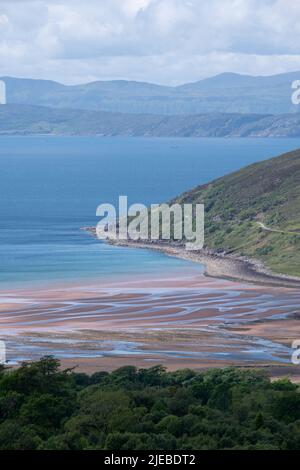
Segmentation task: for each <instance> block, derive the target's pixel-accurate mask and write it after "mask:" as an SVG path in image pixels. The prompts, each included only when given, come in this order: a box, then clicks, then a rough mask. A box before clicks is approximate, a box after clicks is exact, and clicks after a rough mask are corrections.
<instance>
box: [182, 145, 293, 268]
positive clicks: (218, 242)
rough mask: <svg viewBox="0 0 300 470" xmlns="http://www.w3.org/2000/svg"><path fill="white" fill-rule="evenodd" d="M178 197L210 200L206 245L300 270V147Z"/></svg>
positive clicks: (187, 200)
mask: <svg viewBox="0 0 300 470" xmlns="http://www.w3.org/2000/svg"><path fill="white" fill-rule="evenodd" d="M176 201H177V202H180V203H187V202H194V203H196V202H197V203H204V204H205V210H206V240H205V244H206V247H208V248H212V249H216V250H218V251H225V252H228V253H232V254H236V255H245V256H250V257H252V258H257V259H261V260H263V261H264V262H265V263H266V265H267V266H268V267H270V268H271V269H272V270H273V271H274V272H278V273H284V274H290V275H298V276H299V275H300V149H299V150H296V151H294V152H290V153H287V154H284V155H282V156H280V157H277V158H273V159H271V160H267V161H264V162H260V163H256V164H254V165H251V166H249V167H247V168H244V169H242V170H240V171H238V172H235V173H232V174H230V175H228V176H225V177H222V178H220V179H218V180H216V181H213V182H212V183H210V184H207V185H204V186H199V187H197V188H195V189H194V190H192V191H189V192H187V193H185V194H183V195H182V196H180V197H179V198H178V199H177V200H176Z"/></svg>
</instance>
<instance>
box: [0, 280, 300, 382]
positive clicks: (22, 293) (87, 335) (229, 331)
mask: <svg viewBox="0 0 300 470" xmlns="http://www.w3.org/2000/svg"><path fill="white" fill-rule="evenodd" d="M299 318H300V289H299V290H297V289H288V288H284V287H283V288H274V287H267V286H254V285H251V284H243V283H241V282H239V283H238V282H232V281H228V280H227V281H226V280H218V279H213V278H208V277H205V276H203V275H201V274H199V275H198V276H197V275H196V276H195V275H191V274H188V273H187V275H186V276H182V275H180V276H179V275H176V274H174V275H173V276H170V277H168V278H167V277H160V278H158V279H155V278H151V279H131V280H126V281H120V280H119V281H116V282H110V283H108V282H107V283H103V282H102V283H101V284H100V282H95V283H93V284H86V285H75V284H74V285H72V286H70V285H68V286H64V285H57V286H55V287H52V288H51V289H50V288H48V289H32V290H28V289H26V290H25V289H24V290H22V289H19V290H11V291H6V292H1V293H0V330H1V339H3V340H5V341H6V345H7V353H8V360H9V361H10V364H12V365H14V364H19V363H20V362H21V361H23V360H35V359H38V358H39V357H41V356H43V355H45V354H53V355H56V356H57V357H59V358H60V359H61V360H62V363H63V365H67V366H74V365H78V366H79V370H85V371H88V372H92V371H95V370H112V369H114V368H117V367H120V366H122V365H128V364H134V365H136V366H138V367H149V366H151V365H154V364H163V365H165V366H166V367H167V368H169V369H176V368H182V367H191V368H194V369H197V370H202V369H207V368H209V367H224V366H228V365H234V366H237V367H266V368H268V370H270V373H271V375H274V374H275V375H277V376H280V375H293V376H296V375H300V366H293V365H292V364H291V353H292V350H291V344H292V341H293V340H295V339H299V338H300V321H299Z"/></svg>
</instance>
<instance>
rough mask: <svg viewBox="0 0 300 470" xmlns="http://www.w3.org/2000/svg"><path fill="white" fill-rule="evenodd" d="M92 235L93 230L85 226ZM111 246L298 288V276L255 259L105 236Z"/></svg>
mask: <svg viewBox="0 0 300 470" xmlns="http://www.w3.org/2000/svg"><path fill="white" fill-rule="evenodd" d="M85 230H88V231H90V232H92V233H93V234H95V229H85ZM107 243H109V244H111V245H114V246H126V247H131V248H140V249H147V250H155V251H159V252H162V253H164V254H166V255H167V256H174V257H177V258H181V259H185V260H187V261H193V262H195V263H200V264H202V265H204V266H205V272H204V275H206V276H209V277H214V278H221V279H226V280H231V281H242V282H249V283H252V284H259V285H266V286H273V287H274V286H278V287H289V288H298V289H300V278H297V277H293V276H288V275H285V274H277V273H273V272H272V271H270V270H269V269H268V268H266V266H264V264H263V263H261V262H260V261H257V260H250V259H242V258H237V257H234V256H231V255H227V254H219V253H215V252H213V251H212V250H210V251H208V250H205V249H203V250H201V251H187V250H186V249H185V247H184V246H182V245H178V244H170V243H163V242H158V243H157V242H155V243H153V242H152V243H150V242H148V243H147V242H138V241H131V240H126V241H123V240H122V241H121V240H111V239H108V240H107Z"/></svg>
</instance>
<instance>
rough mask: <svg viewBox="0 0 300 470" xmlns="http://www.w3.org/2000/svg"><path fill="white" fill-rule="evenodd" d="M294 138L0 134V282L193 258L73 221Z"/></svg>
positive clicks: (147, 268)
mask: <svg viewBox="0 0 300 470" xmlns="http://www.w3.org/2000/svg"><path fill="white" fill-rule="evenodd" d="M298 147H300V139H201V140H199V139H179V138H178V139H174V138H172V139H146V138H135V139H134V138H96V137H86V138H84V137H57V138H56V137H55V138H54V137H1V138H0V288H5V289H7V288H8V287H13V286H15V285H28V284H29V283H34V282H50V281H57V280H62V281H72V280H80V279H90V278H93V279H95V278H105V279H107V278H109V277H115V276H121V277H122V276H123V277H127V276H130V275H142V274H145V275H147V274H153V275H155V274H156V273H164V272H165V273H167V272H170V270H174V271H176V270H178V271H179V272H182V273H183V272H186V271H187V270H188V271H193V270H194V271H195V272H201V267H198V266H196V265H194V264H192V263H188V262H185V261H182V260H177V259H172V258H169V257H166V256H164V255H162V254H159V253H153V252H148V251H145V250H132V249H126V248H122V249H121V248H113V247H109V246H107V245H106V244H104V243H99V242H98V241H97V240H95V239H93V238H92V237H91V236H89V235H88V234H87V233H85V232H83V231H81V230H80V228H81V227H83V226H87V225H95V224H96V223H97V218H96V216H95V213H96V207H97V206H98V205H99V204H101V203H103V202H107V203H112V204H116V202H117V199H118V196H119V195H120V194H124V195H128V197H129V203H134V202H142V203H145V204H151V203H158V202H163V201H167V200H169V199H170V198H172V197H173V196H175V195H177V194H180V193H181V192H183V191H185V190H187V189H189V188H192V187H194V186H196V185H198V184H202V183H205V182H208V181H210V180H212V179H214V178H217V177H219V176H222V175H224V174H226V173H229V172H231V171H233V170H235V169H238V168H241V167H243V166H245V165H247V164H249V163H252V162H255V161H260V160H263V159H265V158H268V157H271V156H275V155H279V154H280V153H283V152H285V151H289V150H292V149H295V148H298Z"/></svg>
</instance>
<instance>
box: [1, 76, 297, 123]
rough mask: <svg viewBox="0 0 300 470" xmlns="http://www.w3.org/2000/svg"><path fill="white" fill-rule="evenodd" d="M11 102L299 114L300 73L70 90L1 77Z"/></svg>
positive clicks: (114, 108)
mask: <svg viewBox="0 0 300 470" xmlns="http://www.w3.org/2000/svg"><path fill="white" fill-rule="evenodd" d="M0 79H1V80H4V81H5V83H6V86H7V102H8V103H10V104H23V105H37V106H48V107H55V108H74V109H85V110H94V111H99V110H102V111H109V112H122V113H142V114H145V113H146V114H163V115H174V114H199V113H260V114H283V113H290V112H296V111H298V108H297V107H296V106H294V105H293V104H292V102H291V95H292V89H291V84H292V82H293V81H294V80H300V72H293V73H286V74H281V75H274V76H269V77H252V76H248V75H239V74H233V73H224V74H220V75H217V76H215V77H211V78H207V79H204V80H200V81H198V82H196V83H188V84H186V85H181V86H177V87H170V86H161V85H155V84H151V83H143V82H135V81H126V80H113V81H97V82H92V83H88V84H82V85H75V86H66V85H62V84H60V83H57V82H53V81H47V80H30V79H21V78H11V77H2V78H0Z"/></svg>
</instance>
